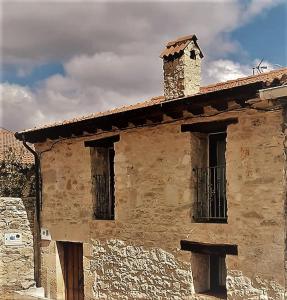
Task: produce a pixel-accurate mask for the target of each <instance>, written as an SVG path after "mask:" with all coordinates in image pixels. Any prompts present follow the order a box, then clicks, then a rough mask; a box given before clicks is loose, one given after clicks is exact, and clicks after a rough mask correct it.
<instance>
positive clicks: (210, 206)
mask: <svg viewBox="0 0 287 300" xmlns="http://www.w3.org/2000/svg"><path fill="white" fill-rule="evenodd" d="M195 173H196V182H197V191H196V195H197V197H196V198H197V199H196V202H195V207H194V212H195V213H194V219H195V220H196V221H198V222H222V223H224V222H226V221H227V202H226V168H225V166H215V167H207V168H197V169H195Z"/></svg>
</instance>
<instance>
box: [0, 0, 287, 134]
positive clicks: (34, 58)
mask: <svg viewBox="0 0 287 300" xmlns="http://www.w3.org/2000/svg"><path fill="white" fill-rule="evenodd" d="M286 19H287V3H286V1H284V0H243V1H242V0H225V1H224V0H209V1H195V0H190V1H184V2H181V3H179V2H173V1H161V0H159V1H157V2H154V1H145V2H140V1H134V2H132V1H128V2H123V1H113V2H110V1H101V2H97V1H89V2H85V1H81V2H80V1H79V2H77V1H73V2H66V3H65V2H52V1H50V2H45V1H43V2H41V3H40V2H29V1H28V2H26V1H23V2H13V1H11V2H5V3H4V5H3V24H2V25H3V26H2V36H3V41H2V42H3V43H2V44H3V46H2V77H1V81H2V84H1V91H2V97H1V106H2V118H1V123H2V124H1V126H4V127H6V128H8V129H12V130H19V129H23V128H27V127H33V126H36V125H39V124H43V123H47V122H52V121H55V120H62V119H66V118H71V117H74V116H77V115H84V114H87V113H90V112H95V111H104V110H107V109H111V108H114V107H116V106H121V105H125V104H130V103H135V102H139V101H141V100H145V99H147V98H149V97H152V96H157V95H161V94H162V62H161V60H160V58H159V54H160V52H161V51H162V49H163V47H164V45H165V43H166V42H167V41H168V40H171V39H175V38H177V37H178V36H182V35H188V34H192V33H195V34H196V35H197V37H198V42H199V45H200V47H201V49H202V51H203V53H204V60H203V66H202V85H206V84H209V83H213V82H219V81H225V80H229V79H234V78H238V77H242V76H247V75H251V74H252V67H253V66H254V65H256V64H257V63H258V61H259V60H260V59H262V58H264V65H267V66H268V68H269V70H271V69H272V68H277V66H276V64H278V65H282V66H286V65H287V54H286V53H287V50H286V47H287V32H286V27H287V26H286V25H287V24H286Z"/></svg>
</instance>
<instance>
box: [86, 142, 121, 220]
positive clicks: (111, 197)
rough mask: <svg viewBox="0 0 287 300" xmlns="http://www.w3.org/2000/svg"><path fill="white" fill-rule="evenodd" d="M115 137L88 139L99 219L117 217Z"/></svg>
mask: <svg viewBox="0 0 287 300" xmlns="http://www.w3.org/2000/svg"><path fill="white" fill-rule="evenodd" d="M118 140H119V139H116V140H115V138H114V137H112V138H106V139H102V140H97V141H88V142H86V143H85V145H86V146H88V147H90V151H91V164H92V165H91V171H92V193H93V202H94V218H95V219H97V220H114V219H115V192H114V184H115V173H114V158H115V150H114V142H115V141H118Z"/></svg>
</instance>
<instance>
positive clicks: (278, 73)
mask: <svg viewBox="0 0 287 300" xmlns="http://www.w3.org/2000/svg"><path fill="white" fill-rule="evenodd" d="M283 75H284V76H286V77H287V68H283V69H278V70H274V71H270V72H266V73H262V74H257V75H252V76H248V77H243V78H238V79H234V80H229V81H225V82H220V83H216V84H211V85H207V86H203V87H201V88H200V92H199V93H198V94H196V95H200V94H207V93H211V92H214V91H220V90H225V89H229V88H233V87H237V86H243V85H246V84H250V83H254V82H260V81H263V82H266V83H268V82H270V83H271V82H272V81H273V80H275V79H281V77H282V76H283ZM285 80H286V79H285ZM190 97H192V96H190ZM164 101H166V100H165V97H164V96H157V97H153V98H151V99H148V100H146V101H143V102H138V103H136V104H132V105H128V106H122V107H119V108H115V109H112V110H108V111H105V112H97V113H92V114H89V115H86V116H83V117H76V118H73V119H69V120H64V121H61V122H55V123H52V124H47V125H43V126H39V127H35V128H32V129H27V130H24V131H21V132H19V133H20V134H21V133H24V132H32V131H36V130H40V129H44V128H50V127H55V126H60V125H65V124H71V123H76V122H80V121H84V120H88V119H95V118H97V117H101V116H107V115H113V114H116V113H119V112H124V111H130V110H134V109H137V108H143V107H148V106H153V105H156V104H159V103H162V102H164ZM173 101H176V99H175V100H173Z"/></svg>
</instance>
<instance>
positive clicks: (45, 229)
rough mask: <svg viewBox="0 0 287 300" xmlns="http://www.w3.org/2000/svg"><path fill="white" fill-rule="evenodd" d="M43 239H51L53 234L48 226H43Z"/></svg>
mask: <svg viewBox="0 0 287 300" xmlns="http://www.w3.org/2000/svg"><path fill="white" fill-rule="evenodd" d="M41 240H45V241H51V235H50V232H49V230H48V229H47V228H41Z"/></svg>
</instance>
